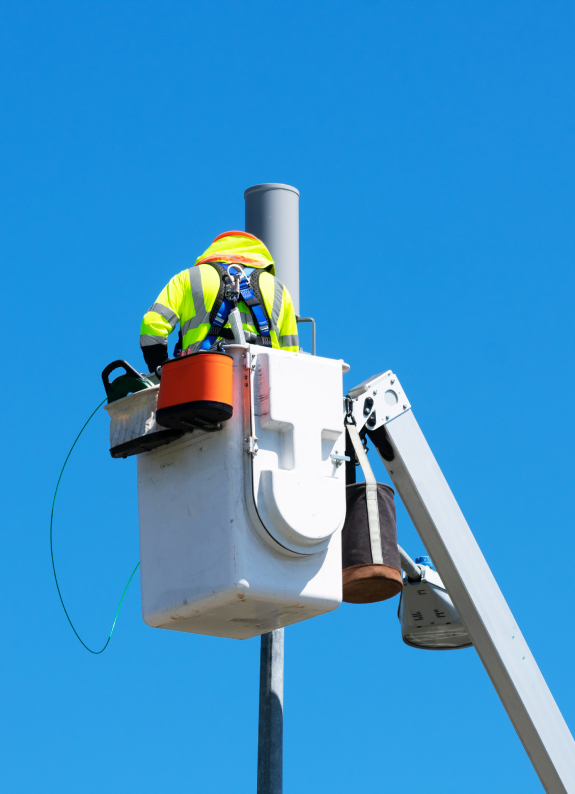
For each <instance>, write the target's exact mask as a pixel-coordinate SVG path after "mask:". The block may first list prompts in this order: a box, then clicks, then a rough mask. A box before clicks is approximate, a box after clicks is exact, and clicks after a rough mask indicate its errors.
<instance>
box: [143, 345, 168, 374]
mask: <svg viewBox="0 0 575 794" xmlns="http://www.w3.org/2000/svg"><path fill="white" fill-rule="evenodd" d="M142 353H143V354H144V359H145V361H146V364H147V365H148V371H149V372H155V371H156V367H159V366H161V365H162V364H163V363H164V362H166V361H167V360H168V359H169V355H168V346H167V345H166V344H165V343H164V344H163V345H161V344H159V345H146V346H145V347H143V348H142Z"/></svg>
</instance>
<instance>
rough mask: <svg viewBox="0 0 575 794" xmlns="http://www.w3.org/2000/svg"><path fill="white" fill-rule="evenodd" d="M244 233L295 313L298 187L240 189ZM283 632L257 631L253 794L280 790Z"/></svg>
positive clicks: (271, 184) (276, 793) (275, 793)
mask: <svg viewBox="0 0 575 794" xmlns="http://www.w3.org/2000/svg"><path fill="white" fill-rule="evenodd" d="M244 198H245V201H246V232H249V233H250V234H255V236H256V237H259V239H260V240H261V241H262V242H263V243H265V245H266V246H267V247H268V249H269V251H270V253H271V255H272V257H273V258H274V262H275V265H276V275H277V277H278V278H279V280H280V281H281V282H283V284H284V285H285V286H286V287H287V289H288V290H289V293H290V295H291V297H292V301H293V304H294V308H295V312H296V314H299V190H297V188H295V187H291V186H290V185H281V184H277V183H275V182H268V183H266V184H264V185H254V186H253V187H249V188H248V189H247V190H246V191H245V193H244ZM283 693H284V630H283V629H277V630H276V631H272V632H270V633H269V634H263V635H262V645H261V656H260V713H259V727H258V788H257V792H258V794H282V788H283V782H282V773H283V700H284V694H283Z"/></svg>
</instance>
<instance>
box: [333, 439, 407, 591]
mask: <svg viewBox="0 0 575 794" xmlns="http://www.w3.org/2000/svg"><path fill="white" fill-rule="evenodd" d="M347 432H348V436H349V440H350V441H351V445H352V449H353V450H354V451H355V455H356V456H357V459H358V460H359V464H360V466H361V468H362V470H363V474H364V477H365V483H363V482H361V483H352V484H349V485H347V486H346V500H347V513H346V519H345V524H344V526H343V531H342V563H343V600H344V601H347V602H348V603H351V604H370V603H373V602H374V601H385V600H386V599H388V598H393V597H394V596H396V595H397V594H398V593H399V592H400V591H401V589H402V581H401V560H400V558H399V551H398V548H397V524H396V518H395V503H394V500H393V497H394V491H393V488H391V487H390V486H389V485H383V484H382V483H378V482H376V479H375V476H374V474H373V471H372V469H371V466H370V465H369V461H368V459H367V455H366V453H365V450H364V448H363V445H362V443H361V439H360V436H359V433H358V432H357V428H356V427H355V425H348V426H347ZM350 451H351V450H350Z"/></svg>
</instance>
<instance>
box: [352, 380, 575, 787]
mask: <svg viewBox="0 0 575 794" xmlns="http://www.w3.org/2000/svg"><path fill="white" fill-rule="evenodd" d="M348 415H350V416H353V418H354V419H355V422H356V425H357V429H358V431H361V430H363V428H365V431H366V432H367V434H368V437H369V438H370V439H371V441H372V442H373V444H374V445H375V446H376V448H377V450H378V452H379V454H380V457H381V459H382V460H383V463H384V466H385V468H386V469H387V472H388V474H389V476H390V478H391V480H392V482H393V484H394V486H395V488H396V490H397V492H398V493H399V495H400V497H401V500H402V502H403V504H404V505H405V508H406V510H407V512H408V513H409V515H410V517H411V520H412V521H413V523H414V525H415V528H416V529H417V532H418V533H419V536H420V538H421V540H422V541H423V543H424V545H425V548H426V549H427V551H428V552H429V554H430V555H431V557H432V559H433V562H434V564H435V567H436V568H437V571H438V573H439V574H440V576H441V578H442V579H443V581H444V583H445V586H446V587H447V590H448V592H449V595H450V596H451V599H452V600H453V604H454V606H455V608H456V609H457V611H458V612H459V614H460V616H461V618H462V620H463V622H464V623H465V626H466V628H467V631H468V632H469V635H470V637H471V639H472V640H473V645H474V646H475V649H476V651H477V653H478V654H479V658H480V659H481V661H482V663H483V666H484V667H485V669H486V671H487V674H488V676H489V678H490V679H491V682H492V684H493V686H494V687H495V689H496V691H497V694H498V695H499V698H500V699H501V702H502V703H503V706H504V708H505V710H506V712H507V714H508V716H509V719H510V720H511V722H512V723H513V726H514V727H515V730H516V731H517V734H518V736H519V738H520V740H521V742H522V744H523V747H524V748H525V750H526V752H527V755H528V756H529V758H530V760H531V763H532V764H533V766H534V768H535V771H536V772H537V774H538V776H539V779H540V780H541V783H542V784H543V787H544V789H545V791H547V792H548V794H565V793H566V792H567V793H568V794H575V742H574V741H573V737H572V736H571V733H570V732H569V729H568V727H567V725H566V723H565V720H564V719H563V716H562V714H561V712H560V711H559V708H558V707H557V704H556V703H555V701H554V699H553V696H552V695H551V692H550V691H549V688H548V686H547V684H546V683H545V679H544V678H543V676H542V674H541V671H540V670H539V668H538V666H537V664H536V662H535V659H534V658H533V655H532V654H531V652H530V650H529V648H528V646H527V643H526V642H525V639H524V638H523V635H522V634H521V632H520V631H519V627H518V626H517V623H516V622H515V620H514V618H513V615H512V614H511V610H510V609H509V607H508V606H507V603H506V601H505V599H504V598H503V594H502V593H501V590H500V589H499V587H498V585H497V582H496V581H495V578H494V576H493V574H492V573H491V570H490V569H489V566H488V565H487V562H486V561H485V558H484V556H483V554H482V553H481V549H480V548H479V546H478V545H477V542H476V540H475V538H474V537H473V534H472V532H471V530H470V529H469V526H468V525H467V522H466V521H465V518H464V517H463V514H462V512H461V510H460V509H459V506H458V504H457V502H456V500H455V497H454V496H453V494H452V492H451V490H450V488H449V485H448V484H447V481H446V480H445V477H444V476H443V474H442V472H441V469H440V468H439V465H438V463H437V461H436V460H435V458H434V457H433V453H432V452H431V449H430V448H429V446H428V444H427V442H426V440H425V437H424V435H423V433H422V432H421V429H420V428H419V425H418V424H417V422H416V420H415V417H414V415H413V412H412V410H411V405H410V403H409V401H408V400H407V398H406V396H405V394H404V392H403V390H402V388H401V385H400V384H399V381H398V380H397V378H396V376H395V375H394V374H393V373H392V372H391V371H388V372H385V373H382V374H380V375H376V376H374V377H373V378H371V379H369V380H367V381H365V382H364V383H362V384H360V385H359V386H356V387H355V388H354V389H352V390H351V391H350V393H349V398H348Z"/></svg>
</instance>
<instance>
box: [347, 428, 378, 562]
mask: <svg viewBox="0 0 575 794" xmlns="http://www.w3.org/2000/svg"><path fill="white" fill-rule="evenodd" d="M346 427H347V432H348V433H349V438H350V440H351V443H352V444H353V448H354V450H355V454H356V455H357V459H358V460H359V465H360V466H361V470H362V471H363V476H364V477H365V501H366V504H367V524H368V527H369V542H370V544H371V558H372V560H373V564H374V565H383V550H382V548H381V532H380V527H379V504H378V501H377V480H376V479H375V475H374V473H373V471H372V469H371V466H370V465H369V461H368V459H367V455H366V454H365V450H364V448H363V444H362V443H361V438H360V437H359V433H358V432H357V427H356V426H355V425H346Z"/></svg>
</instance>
